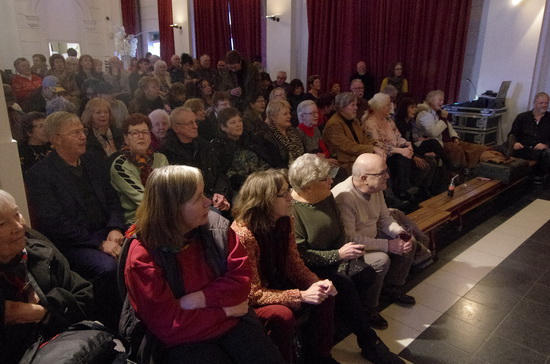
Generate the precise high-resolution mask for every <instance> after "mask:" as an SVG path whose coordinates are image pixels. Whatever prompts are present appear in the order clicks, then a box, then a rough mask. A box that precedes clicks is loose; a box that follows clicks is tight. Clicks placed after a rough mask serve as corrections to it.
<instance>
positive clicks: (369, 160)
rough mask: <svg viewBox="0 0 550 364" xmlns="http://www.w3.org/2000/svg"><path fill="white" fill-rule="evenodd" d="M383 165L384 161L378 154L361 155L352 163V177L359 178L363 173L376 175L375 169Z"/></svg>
mask: <svg viewBox="0 0 550 364" xmlns="http://www.w3.org/2000/svg"><path fill="white" fill-rule="evenodd" d="M384 164H385V162H384V159H383V158H382V157H381V156H379V155H378V154H374V153H363V154H361V155H360V156H359V157H357V159H356V160H355V163H353V167H352V176H353V177H356V178H359V177H361V176H362V175H364V174H365V173H378V172H379V171H377V170H376V169H377V168H378V167H379V166H380V165H384Z"/></svg>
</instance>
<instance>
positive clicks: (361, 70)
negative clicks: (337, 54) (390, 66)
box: [349, 61, 376, 100]
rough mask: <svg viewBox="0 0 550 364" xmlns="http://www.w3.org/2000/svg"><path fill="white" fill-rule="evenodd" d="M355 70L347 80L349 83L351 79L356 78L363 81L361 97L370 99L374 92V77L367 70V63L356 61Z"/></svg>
mask: <svg viewBox="0 0 550 364" xmlns="http://www.w3.org/2000/svg"><path fill="white" fill-rule="evenodd" d="M356 71H357V72H355V73H353V74H352V75H351V77H350V78H349V82H350V83H351V81H353V80H355V79H357V78H358V79H360V80H361V81H363V86H364V87H365V91H364V93H363V98H365V99H367V100H370V99H371V98H372V97H373V96H374V94H375V93H376V88H375V86H374V77H373V76H372V75H371V74H370V73H368V72H367V64H366V63H365V61H359V62H357V67H356Z"/></svg>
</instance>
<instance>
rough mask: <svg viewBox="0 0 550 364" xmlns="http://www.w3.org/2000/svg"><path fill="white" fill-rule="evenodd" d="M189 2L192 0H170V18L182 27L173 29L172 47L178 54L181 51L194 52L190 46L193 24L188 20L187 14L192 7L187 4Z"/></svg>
mask: <svg viewBox="0 0 550 364" xmlns="http://www.w3.org/2000/svg"><path fill="white" fill-rule="evenodd" d="M190 3H192V0H188V1H181V0H180V1H172V19H173V20H174V23H176V24H178V25H181V27H182V29H174V48H175V51H176V54H179V55H181V54H182V53H189V54H194V52H193V50H192V47H191V34H192V26H193V24H192V23H191V21H190V20H189V14H190V12H192V10H193V9H192V7H190V6H189V4H190ZM197 56H198V55H197Z"/></svg>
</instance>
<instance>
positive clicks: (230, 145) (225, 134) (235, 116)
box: [199, 107, 269, 195]
mask: <svg viewBox="0 0 550 364" xmlns="http://www.w3.org/2000/svg"><path fill="white" fill-rule="evenodd" d="M217 121H218V122H219V125H220V128H221V132H220V135H219V137H217V138H214V139H213V140H212V142H211V143H212V145H213V146H214V149H215V151H216V153H217V156H218V160H219V161H220V167H221V170H222V172H223V173H225V175H226V176H227V178H228V179H229V181H230V183H231V189H232V192H233V193H232V194H233V195H235V194H236V193H237V192H239V190H240V188H241V186H242V184H243V183H244V181H245V180H246V178H247V177H248V176H249V175H250V174H252V173H254V172H258V171H263V170H266V169H268V168H269V164H268V163H267V162H266V161H267V160H268V159H269V158H268V156H267V155H266V154H265V152H264V150H263V147H262V145H261V143H260V141H259V140H258V139H257V138H256V137H255V136H254V135H253V134H251V133H248V132H245V131H244V127H243V122H242V119H241V114H240V113H239V110H237V109H235V108H232V107H230V108H224V109H223V110H220V113H219V115H218V118H217ZM199 134H200V127H199Z"/></svg>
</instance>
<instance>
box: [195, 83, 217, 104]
mask: <svg viewBox="0 0 550 364" xmlns="http://www.w3.org/2000/svg"><path fill="white" fill-rule="evenodd" d="M195 95H197V97H199V98H201V99H202V100H203V101H204V104H205V105H206V108H207V109H208V110H210V108H211V107H212V106H213V105H214V101H213V100H212V98H213V95H214V88H213V87H212V84H211V83H210V81H208V80H206V79H201V80H199V81H198V82H197V87H196V92H195Z"/></svg>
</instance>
